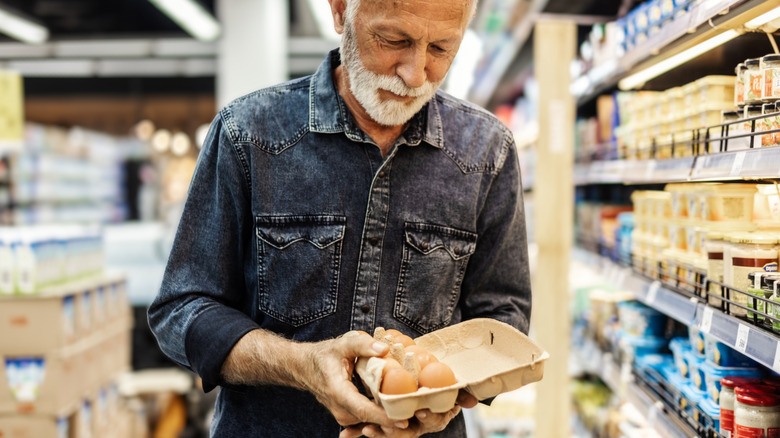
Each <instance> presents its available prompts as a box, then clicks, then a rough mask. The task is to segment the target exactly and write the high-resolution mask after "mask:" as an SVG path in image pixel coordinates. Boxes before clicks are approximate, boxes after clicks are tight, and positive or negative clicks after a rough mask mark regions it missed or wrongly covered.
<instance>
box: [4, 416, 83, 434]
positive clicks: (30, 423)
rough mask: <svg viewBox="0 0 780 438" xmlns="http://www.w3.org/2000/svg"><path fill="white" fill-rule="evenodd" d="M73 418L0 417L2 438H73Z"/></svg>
mask: <svg viewBox="0 0 780 438" xmlns="http://www.w3.org/2000/svg"><path fill="white" fill-rule="evenodd" d="M72 421H73V418H72V416H66V417H53V416H46V415H12V416H0V437H2V438H71V436H72V435H71V434H70V431H71V423H72Z"/></svg>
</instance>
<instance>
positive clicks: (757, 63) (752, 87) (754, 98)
mask: <svg viewBox="0 0 780 438" xmlns="http://www.w3.org/2000/svg"><path fill="white" fill-rule="evenodd" d="M745 66H746V67H747V70H746V71H745V75H744V77H745V104H746V105H755V104H760V103H761V93H762V90H763V86H764V81H763V77H762V76H761V60H760V59H759V58H752V59H748V60H746V61H745Z"/></svg>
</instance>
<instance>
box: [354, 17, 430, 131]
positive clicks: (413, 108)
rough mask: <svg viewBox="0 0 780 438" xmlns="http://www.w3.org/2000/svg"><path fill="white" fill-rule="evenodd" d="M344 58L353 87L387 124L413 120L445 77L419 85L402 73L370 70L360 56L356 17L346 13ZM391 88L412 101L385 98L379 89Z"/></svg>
mask: <svg viewBox="0 0 780 438" xmlns="http://www.w3.org/2000/svg"><path fill="white" fill-rule="evenodd" d="M341 61H342V63H343V64H344V66H345V67H346V72H347V76H348V77H349V90H350V91H351V92H352V95H354V96H355V99H357V101H358V103H360V105H361V106H362V107H363V109H365V110H366V112H367V113H368V115H369V116H371V118H372V119H374V121H376V122H377V123H379V124H381V125H385V126H398V125H403V124H404V123H406V122H408V121H409V120H411V118H412V117H414V115H415V114H417V112H418V111H420V109H422V107H423V106H425V104H426V103H427V102H428V101H429V100H431V98H432V97H433V96H434V94H436V90H437V89H438V88H439V86H440V85H441V84H442V82H443V81H444V80H443V79H442V80H441V81H439V82H429V81H427V80H426V81H425V83H424V84H423V85H422V86H420V87H418V88H411V87H408V86H407V85H406V84H405V83H404V81H403V80H402V79H401V78H400V77H398V76H389V75H380V74H376V73H374V72H372V71H369V70H368V69H367V68H366V67H365V65H363V61H361V60H360V54H359V52H358V47H357V40H356V35H355V25H354V23H353V20H352V17H349V16H347V17H345V20H344V34H343V35H342V37H341ZM380 89H381V90H387V91H390V92H391V93H393V94H396V95H399V96H413V97H415V99H414V100H412V101H411V102H401V101H397V100H392V99H387V100H382V99H381V98H380V97H379V90H380Z"/></svg>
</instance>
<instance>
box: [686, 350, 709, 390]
mask: <svg viewBox="0 0 780 438" xmlns="http://www.w3.org/2000/svg"><path fill="white" fill-rule="evenodd" d="M686 359H687V361H688V373H689V377H688V380H689V381H690V382H691V385H693V387H694V388H696V389H697V390H699V391H705V390H706V389H707V385H706V377H705V375H704V363H705V362H706V359H705V358H704V356H699V355H698V354H697V353H696V352H695V351H692V352H690V353H688V354H687V356H686Z"/></svg>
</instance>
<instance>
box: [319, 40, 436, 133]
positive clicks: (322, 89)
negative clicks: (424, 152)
mask: <svg viewBox="0 0 780 438" xmlns="http://www.w3.org/2000/svg"><path fill="white" fill-rule="evenodd" d="M340 64H341V57H340V55H339V50H338V49H334V50H332V51H331V52H330V53H329V54H328V56H327V57H326V58H325V60H324V61H323V62H322V64H320V66H319V68H317V71H316V72H315V73H314V74H313V75H312V77H311V83H310V84H311V86H310V90H309V130H310V131H312V132H321V133H337V132H344V133H345V134H346V135H347V137H349V138H351V139H353V140H358V141H370V139H369V138H368V136H367V135H366V134H365V133H364V132H363V131H361V130H360V128H358V126H357V123H355V120H354V118H353V117H352V114H350V112H349V110H348V109H347V106H346V104H345V103H344V100H343V99H342V98H341V96H340V95H339V93H338V92H337V91H336V85H335V84H334V83H333V69H335V68H336V67H338V66H339V65H340ZM437 94H438V92H437ZM442 138H443V135H442V124H441V115H440V114H439V102H438V99H436V98H435V97H434V98H433V99H431V100H430V101H429V102H428V103H427V104H426V105H425V106H424V107H423V109H422V110H420V112H418V113H417V114H415V116H414V117H413V118H412V120H411V121H410V123H409V127H408V128H407V129H406V131H404V133H403V134H402V135H401V138H400V139H399V140H402V141H403V142H404V143H406V144H407V145H410V146H417V145H419V144H420V142H421V141H425V142H426V143H428V144H430V145H432V146H435V147H437V148H442V147H443V145H442Z"/></svg>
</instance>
